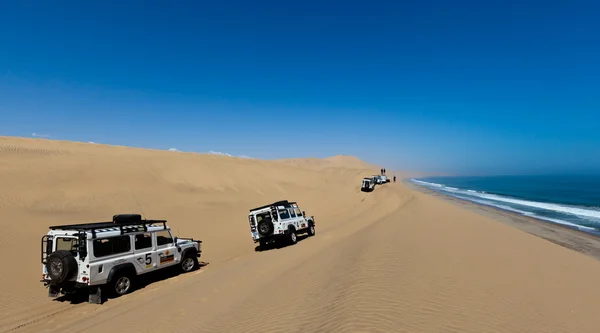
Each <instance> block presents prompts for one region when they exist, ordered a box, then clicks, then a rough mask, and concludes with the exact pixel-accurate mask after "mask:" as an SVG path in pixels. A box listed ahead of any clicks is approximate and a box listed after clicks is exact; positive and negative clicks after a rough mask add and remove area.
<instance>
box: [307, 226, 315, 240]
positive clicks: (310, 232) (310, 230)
mask: <svg viewBox="0 0 600 333" xmlns="http://www.w3.org/2000/svg"><path fill="white" fill-rule="evenodd" d="M314 235H315V225H314V224H312V223H311V224H310V225H309V226H308V236H309V237H311V236H314Z"/></svg>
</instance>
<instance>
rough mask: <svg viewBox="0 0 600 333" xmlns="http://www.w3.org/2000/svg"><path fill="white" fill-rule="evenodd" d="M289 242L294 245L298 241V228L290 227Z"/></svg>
mask: <svg viewBox="0 0 600 333" xmlns="http://www.w3.org/2000/svg"><path fill="white" fill-rule="evenodd" d="M288 242H289V243H290V245H294V244H296V243H297V242H298V235H296V230H294V229H293V228H290V229H289V232H288Z"/></svg>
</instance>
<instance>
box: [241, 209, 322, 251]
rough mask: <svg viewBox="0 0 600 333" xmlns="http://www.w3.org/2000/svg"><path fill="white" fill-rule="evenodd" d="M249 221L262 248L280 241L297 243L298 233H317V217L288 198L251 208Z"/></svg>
mask: <svg viewBox="0 0 600 333" xmlns="http://www.w3.org/2000/svg"><path fill="white" fill-rule="evenodd" d="M248 221H249V223H250V234H251V235H252V240H253V241H254V243H257V242H258V243H260V249H266V248H268V246H269V245H271V244H273V243H276V242H279V241H284V242H287V243H288V244H290V245H293V244H296V242H297V241H298V234H303V233H307V234H308V236H314V235H315V217H314V216H309V217H307V216H306V213H305V212H304V211H301V210H300V208H299V207H298V204H297V203H296V202H289V201H288V200H281V201H277V202H274V203H271V204H268V205H265V206H261V207H256V208H252V209H250V213H249V214H248Z"/></svg>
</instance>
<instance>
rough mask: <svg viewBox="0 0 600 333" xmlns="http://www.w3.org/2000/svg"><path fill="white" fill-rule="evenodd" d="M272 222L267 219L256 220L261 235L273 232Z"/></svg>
mask: <svg viewBox="0 0 600 333" xmlns="http://www.w3.org/2000/svg"><path fill="white" fill-rule="evenodd" d="M274 229H275V228H274V226H273V222H272V221H271V220H269V219H266V220H262V221H260V222H258V233H259V234H261V235H263V236H268V235H270V234H272V233H273V230H274Z"/></svg>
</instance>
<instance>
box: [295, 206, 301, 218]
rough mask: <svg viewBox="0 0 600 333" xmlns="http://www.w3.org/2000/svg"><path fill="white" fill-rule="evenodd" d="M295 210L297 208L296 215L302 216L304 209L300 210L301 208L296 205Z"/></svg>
mask: <svg viewBox="0 0 600 333" xmlns="http://www.w3.org/2000/svg"><path fill="white" fill-rule="evenodd" d="M295 210H296V215H298V216H302V211H300V208H298V207H296V208H295Z"/></svg>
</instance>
